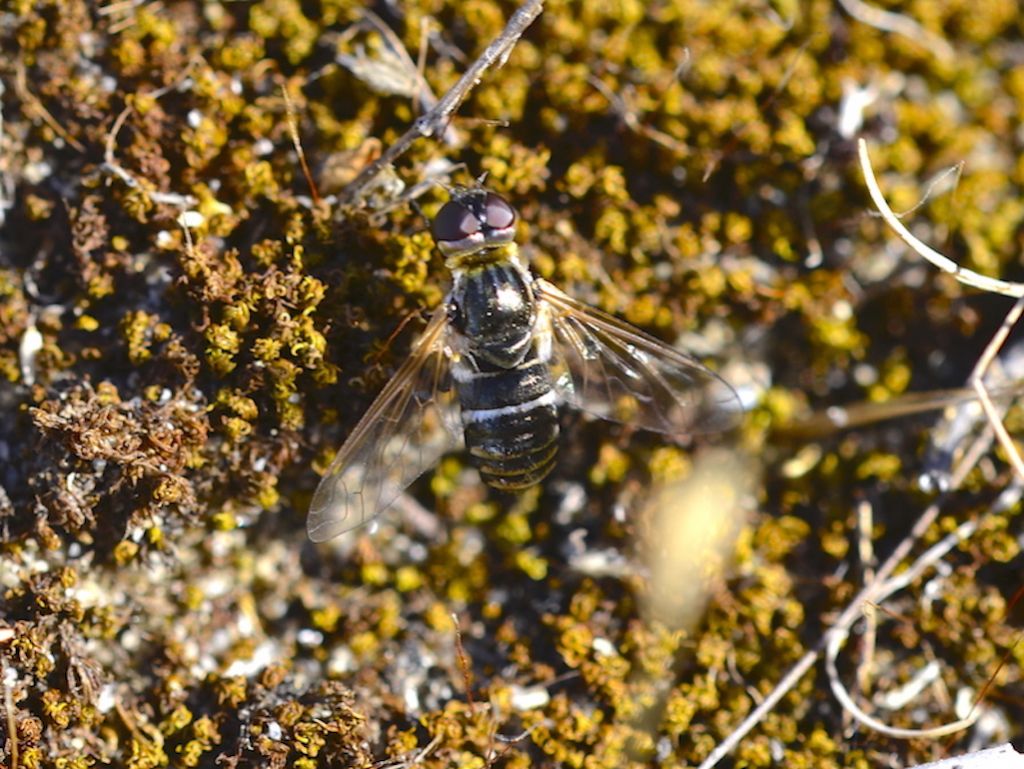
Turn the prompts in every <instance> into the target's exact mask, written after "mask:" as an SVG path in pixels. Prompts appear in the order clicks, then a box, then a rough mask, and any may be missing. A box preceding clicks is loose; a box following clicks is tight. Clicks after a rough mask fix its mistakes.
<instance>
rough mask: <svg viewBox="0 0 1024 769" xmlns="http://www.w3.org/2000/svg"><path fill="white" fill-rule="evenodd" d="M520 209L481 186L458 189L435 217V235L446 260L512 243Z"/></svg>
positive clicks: (432, 228) (433, 231) (432, 231)
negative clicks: (517, 211)
mask: <svg viewBox="0 0 1024 769" xmlns="http://www.w3.org/2000/svg"><path fill="white" fill-rule="evenodd" d="M515 225H516V210H515V209H514V208H512V206H511V205H510V204H509V203H508V202H507V201H506V200H505V199H504V198H502V197H501V196H500V195H496V194H495V193H493V192H491V191H489V190H485V189H483V188H480V187H474V188H469V189H457V190H455V191H454V192H453V193H452V198H451V200H449V201H448V202H447V203H445V204H444V205H443V206H442V207H441V210H440V211H439V212H438V214H437V216H436V217H434V222H433V225H432V226H431V233H432V234H433V236H434V242H435V243H437V247H438V248H439V249H441V253H442V254H443V255H444V257H445V259H453V258H454V259H458V258H459V257H463V256H467V255H472V254H475V253H478V252H481V251H485V250H489V249H492V248H497V247H500V246H503V245H506V244H508V243H511V242H512V240H513V238H514V237H515V229H516V228H515Z"/></svg>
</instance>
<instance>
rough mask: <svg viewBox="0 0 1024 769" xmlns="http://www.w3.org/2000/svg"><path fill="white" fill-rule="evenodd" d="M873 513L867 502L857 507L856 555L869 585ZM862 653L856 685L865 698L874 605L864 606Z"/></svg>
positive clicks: (871, 655)
mask: <svg viewBox="0 0 1024 769" xmlns="http://www.w3.org/2000/svg"><path fill="white" fill-rule="evenodd" d="M874 513H875V511H874V508H873V507H872V505H871V503H870V502H869V501H867V500H866V499H865V500H861V502H860V503H859V504H858V505H857V541H858V545H859V547H858V555H859V557H860V563H861V569H863V573H864V582H866V583H870V582H871V581H872V580H873V579H874V578H875V543H874V540H873V539H872V535H873V532H874V528H875V526H874V518H875V514H874ZM864 622H865V627H864V633H863V634H862V635H863V638H864V643H863V648H864V653H863V654H862V655H861V660H860V664H859V665H858V670H857V685H858V686H859V687H860V691H861V694H863V695H864V696H867V693H868V692H869V691H870V690H871V669H872V667H873V666H874V660H875V643H876V640H877V636H878V610H877V607H876V606H875V604H864Z"/></svg>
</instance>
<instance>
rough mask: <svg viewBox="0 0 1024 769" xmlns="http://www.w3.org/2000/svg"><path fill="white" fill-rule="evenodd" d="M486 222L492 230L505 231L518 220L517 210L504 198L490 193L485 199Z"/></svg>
mask: <svg viewBox="0 0 1024 769" xmlns="http://www.w3.org/2000/svg"><path fill="white" fill-rule="evenodd" d="M484 220H485V221H486V223H487V226H488V227H490V228H491V229H492V230H504V229H506V228H508V227H511V226H512V224H513V223H514V222H515V220H516V210H515V209H514V208H512V206H510V205H509V204H508V203H507V202H506V201H505V199H504V198H502V197H500V196H498V195H495V194H494V193H493V192H488V193H487V197H486V198H485V199H484Z"/></svg>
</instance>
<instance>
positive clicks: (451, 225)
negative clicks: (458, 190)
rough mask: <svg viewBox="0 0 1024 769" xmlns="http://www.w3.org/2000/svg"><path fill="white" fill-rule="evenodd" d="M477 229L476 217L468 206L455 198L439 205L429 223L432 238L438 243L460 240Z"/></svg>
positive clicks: (478, 227)
mask: <svg viewBox="0 0 1024 769" xmlns="http://www.w3.org/2000/svg"><path fill="white" fill-rule="evenodd" d="M479 231H480V222H479V221H478V220H477V218H476V217H475V216H474V215H473V213H472V212H471V211H470V210H469V209H468V208H466V207H465V206H464V205H462V204H461V203H459V202H458V201H455V200H449V201H448V202H447V203H445V204H444V205H443V206H441V210H440V211H438V212H437V216H435V217H434V223H433V225H431V232H432V233H433V234H434V240H435V241H436V242H438V243H441V242H446V243H451V242H455V241H458V240H462V239H464V238H468V237H469V236H470V235H472V234H473V233H475V232H479Z"/></svg>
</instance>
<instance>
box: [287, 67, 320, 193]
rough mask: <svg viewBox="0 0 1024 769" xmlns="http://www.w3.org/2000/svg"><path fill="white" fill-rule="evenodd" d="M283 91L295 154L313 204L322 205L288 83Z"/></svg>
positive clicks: (289, 131)
mask: <svg viewBox="0 0 1024 769" xmlns="http://www.w3.org/2000/svg"><path fill="white" fill-rule="evenodd" d="M281 93H282V94H283V95H284V106H285V112H286V114H287V116H288V133H289V134H290V135H291V137H292V146H293V147H295V154H297V155H298V156H299V165H300V166H301V167H302V173H303V175H304V176H305V177H306V184H308V185H309V196H310V197H311V198H312V199H313V205H314V206H319V205H320V193H319V192H317V189H316V182H314V181H313V174H312V173H311V172H310V170H309V164H308V163H307V162H306V153H305V151H304V150H303V149H302V140H301V139H300V138H299V124H298V121H297V120H296V119H295V105H294V103H292V97H291V94H289V93H288V84H287V83H282V84H281Z"/></svg>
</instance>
